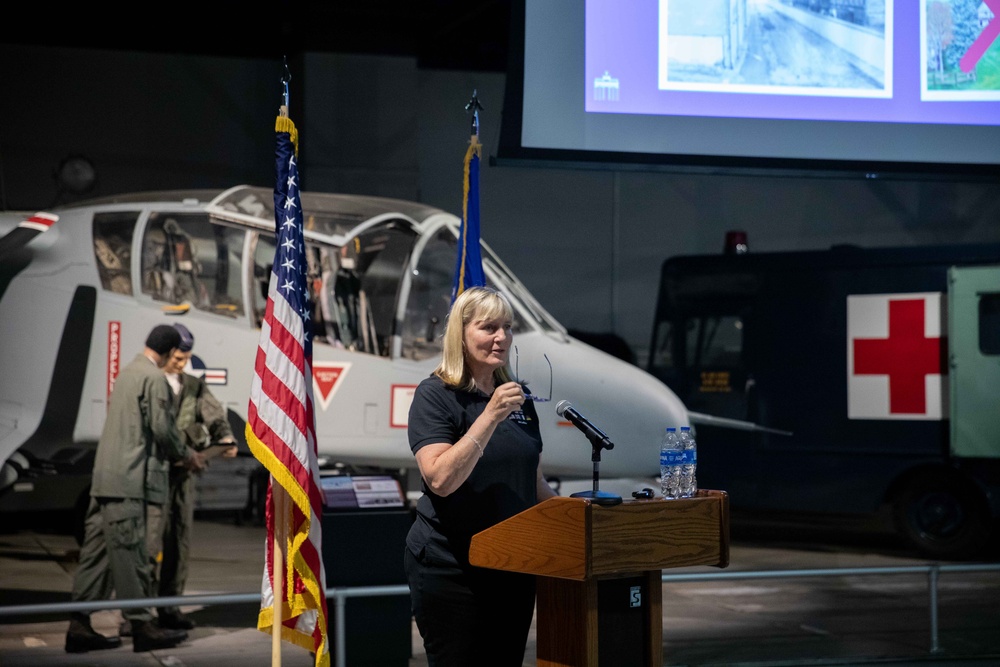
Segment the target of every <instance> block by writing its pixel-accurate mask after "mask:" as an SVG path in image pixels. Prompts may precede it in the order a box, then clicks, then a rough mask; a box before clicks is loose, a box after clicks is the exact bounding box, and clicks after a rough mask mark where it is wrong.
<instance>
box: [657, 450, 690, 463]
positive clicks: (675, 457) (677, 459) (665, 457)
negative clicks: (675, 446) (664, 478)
mask: <svg viewBox="0 0 1000 667" xmlns="http://www.w3.org/2000/svg"><path fill="white" fill-rule="evenodd" d="M683 461H684V452H674V451H669V452H660V465H663V466H672V465H680V464H681V463H683Z"/></svg>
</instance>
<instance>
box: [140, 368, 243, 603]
mask: <svg viewBox="0 0 1000 667" xmlns="http://www.w3.org/2000/svg"><path fill="white" fill-rule="evenodd" d="M180 380H181V389H180V391H179V392H178V393H177V394H176V395H175V397H174V402H173V407H174V414H175V415H176V417H177V427H178V429H180V432H181V436H182V438H183V439H184V442H185V443H186V444H187V445H188V446H189V447H191V448H193V449H204V448H205V447H207V446H208V445H210V444H213V443H217V442H219V441H220V440H222V439H224V438H227V437H229V438H231V437H233V431H232V429H231V428H230V426H229V421H228V420H227V419H226V411H225V408H224V407H223V406H222V404H221V403H219V401H218V399H216V398H215V396H213V395H212V392H211V391H209V389H208V387H207V386H206V384H205V382H204V380H203V379H202V378H198V377H195V376H193V375H188V374H187V373H181V375H180ZM196 479H197V478H196V475H195V473H193V472H191V471H189V470H188V469H187V468H184V467H177V466H175V467H173V468H171V469H170V495H169V500H168V501H167V504H166V506H165V507H164V512H163V525H162V537H163V540H162V545H163V561H162V562H161V563H160V566H159V582H158V590H159V595H160V597H167V596H176V595H183V594H184V585H185V583H186V582H187V575H188V554H189V552H190V548H191V537H192V532H193V528H194V506H195V482H196ZM151 553H156V552H151ZM154 572H155V570H154ZM159 611H160V614H163V613H172V614H177V613H178V612H179V611H180V610H179V609H178V608H177V607H176V606H171V607H161V608H160V610H159Z"/></svg>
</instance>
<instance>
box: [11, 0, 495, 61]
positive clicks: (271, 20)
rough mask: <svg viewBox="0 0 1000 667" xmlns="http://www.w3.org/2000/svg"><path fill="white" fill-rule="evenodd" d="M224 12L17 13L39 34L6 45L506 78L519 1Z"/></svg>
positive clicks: (159, 7) (401, 0)
mask: <svg viewBox="0 0 1000 667" xmlns="http://www.w3.org/2000/svg"><path fill="white" fill-rule="evenodd" d="M222 4H223V3H214V2H212V0H203V2H202V3H200V4H197V5H193V4H192V3H158V4H154V5H146V6H140V5H132V8H131V9H129V10H126V11H116V12H115V14H114V15H107V14H106V15H105V16H96V15H95V12H94V7H95V5H92V4H89V5H88V4H86V3H84V4H74V5H63V6H62V7H59V8H56V6H55V5H51V4H49V3H37V4H36V5H32V4H31V3H25V4H22V5H21V9H20V10H19V12H18V13H19V14H28V16H26V17H23V18H22V20H20V21H18V23H19V24H20V25H21V26H34V27H32V28H30V29H27V30H23V31H21V33H20V34H11V33H12V31H11V28H12V27H13V24H10V25H8V26H7V27H6V28H5V30H4V32H5V33H6V34H4V36H3V37H2V41H3V42H5V43H8V44H23V45H25V46H26V47H31V46H40V45H44V46H67V47H75V48H96V49H111V50H120V51H150V52H160V53H183V54H191V55H213V56H230V57H246V58H281V57H283V56H286V55H287V56H289V58H293V57H294V56H295V55H296V54H300V53H305V52H328V53H359V54H378V55H397V56H410V57H416V59H417V66H418V67H420V68H429V69H457V70H472V71H495V72H502V71H506V69H507V41H508V28H509V23H510V11H511V4H512V0H354V1H351V2H346V1H343V0H326V1H322V0H308V1H305V2H295V1H294V0H293V1H290V2H278V3H275V4H260V5H256V7H254V8H252V9H251V4H250V3H240V4H236V3H225V5H226V6H225V7H222V6H220V5H222ZM254 4H256V3H254ZM105 6H107V5H105ZM32 7H34V9H33V8H32ZM32 13H34V14H36V17H35V18H31V17H30V14H32ZM137 16H141V17H142V18H141V19H139V18H137Z"/></svg>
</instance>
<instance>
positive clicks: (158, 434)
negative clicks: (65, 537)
mask: <svg viewBox="0 0 1000 667" xmlns="http://www.w3.org/2000/svg"><path fill="white" fill-rule="evenodd" d="M172 399H173V392H172V391H171V389H170V385H169V384H167V378H166V375H164V373H163V371H162V370H161V369H160V368H157V366H156V364H154V363H153V362H152V361H151V360H150V359H149V358H147V357H146V356H145V355H144V354H139V355H137V356H136V358H135V359H133V360H132V361H131V362H130V363H129V364H128V365H127V366H126V367H125V368H124V369H122V372H121V373H120V374H119V375H118V378H117V379H116V381H115V387H114V391H113V392H112V394H111V398H110V401H109V403H108V415H107V419H106V420H105V422H104V430H103V431H102V432H101V438H100V440H99V441H98V444H97V454H96V457H95V460H94V472H93V478H92V482H91V488H90V496H91V500H90V506H89V508H88V510H87V517H86V520H85V525H84V539H83V545H82V546H81V548H80V561H79V567H78V568H77V571H76V574H75V576H74V577H73V591H72V599H73V600H74V601H81V600H107V599H110V598H111V593H112V591H113V592H114V593H115V595H116V596H117V597H118V598H120V599H136V598H148V597H152V595H153V590H152V586H151V577H152V573H151V572H150V568H149V561H148V556H147V554H148V547H147V545H146V533H147V525H146V505H147V503H151V504H154V505H162V504H163V503H164V502H165V501H166V500H167V491H168V485H169V470H170V467H171V465H172V464H173V463H174V462H176V461H183V460H185V459H186V458H187V457H188V450H187V447H185V446H184V444H183V443H182V442H181V437H180V433H179V432H178V430H177V425H176V423H175V420H174V411H173V410H172V408H171V406H172ZM122 615H123V616H124V617H125V619H126V620H129V621H139V622H141V621H149V620H151V619H152V618H153V615H152V611H151V610H150V609H148V608H142V609H125V610H123V611H122Z"/></svg>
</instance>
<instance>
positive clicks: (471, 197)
mask: <svg viewBox="0 0 1000 667" xmlns="http://www.w3.org/2000/svg"><path fill="white" fill-rule="evenodd" d="M482 152H483V146H482V144H480V143H479V136H478V135H476V134H473V135H472V139H471V140H470V141H469V148H468V150H466V151H465V169H464V172H465V183H464V184H463V187H462V228H461V230H460V231H459V234H458V256H457V257H456V258H455V281H454V283H453V285H452V290H451V300H452V302H453V303H454V301H455V299H456V298H457V297H458V295H459V294H461V293H462V292H464V291H465V290H466V289H467V288H469V287H475V286H483V285H485V284H486V277H485V276H484V274H483V255H482V252H480V248H479V159H480V157H481V156H482Z"/></svg>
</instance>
